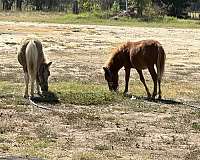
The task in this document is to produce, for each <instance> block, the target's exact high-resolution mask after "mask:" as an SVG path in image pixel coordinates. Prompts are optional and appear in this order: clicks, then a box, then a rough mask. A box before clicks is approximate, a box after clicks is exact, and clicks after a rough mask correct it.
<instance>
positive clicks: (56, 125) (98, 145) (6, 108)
mask: <svg viewBox="0 0 200 160" xmlns="http://www.w3.org/2000/svg"><path fill="white" fill-rule="evenodd" d="M27 37H36V38H38V39H40V40H41V41H42V43H43V46H44V52H45V53H46V55H47V56H48V59H49V60H51V61H52V62H53V64H52V66H51V69H50V70H51V77H50V86H49V87H50V90H51V91H54V92H55V93H56V94H57V95H58V96H59V97H60V103H59V104H53V105H51V104H41V105H44V106H46V107H47V108H49V109H48V110H45V109H41V108H38V107H33V106H31V105H30V104H29V102H28V101H26V100H24V98H23V92H24V79H23V71H22V68H21V66H20V65H19V63H18V62H17V54H16V50H17V47H18V46H19V43H20V41H21V40H22V39H24V38H27ZM199 37H200V30H199V29H174V28H147V27H123V26H121V27H117V26H101V25H75V24H73V25H70V24H47V23H30V22H0V57H1V59H0V159H1V158H2V157H6V156H22V157H26V158H31V157H37V158H42V159H55V160H57V159H63V160H65V159H73V160H83V159H85V160H94V159H102V160H104V159H108V160H130V159H142V160H144V159H162V160H163V159H177V160H178V159H192V160H194V159H199V158H200V149H199V148H200V138H199V137H200V100H199V99H200V54H199V52H200V45H199V44H200V38H199ZM143 39H155V40H158V41H159V42H160V43H161V44H162V45H163V47H164V49H165V52H166V56H167V58H166V67H165V73H164V77H163V81H162V93H163V98H164V99H167V100H174V101H175V102H181V103H167V102H168V101H163V102H157V103H156V102H150V101H146V100H143V99H142V98H141V99H130V98H126V97H123V96H122V91H123V89H124V70H123V69H122V70H121V71H120V77H119V80H120V81H119V84H120V93H119V94H114V93H110V92H109V91H108V87H107V84H106V81H105V80H104V76H103V69H102V66H103V65H104V63H105V62H106V60H107V59H108V57H109V55H110V51H111V50H112V48H113V47H117V46H118V45H119V44H121V43H123V42H125V41H138V40H143ZM144 76H145V79H146V81H147V85H148V86H149V88H150V89H151V91H152V86H153V84H152V80H151V78H150V75H149V73H148V71H145V72H144ZM129 92H130V93H131V94H133V95H135V96H146V93H145V89H144V87H143V85H142V84H141V82H140V81H139V76H138V74H137V73H136V71H135V70H134V69H132V71H131V77H130V84H129ZM172 102H173V101H172Z"/></svg>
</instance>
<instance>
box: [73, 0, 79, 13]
mask: <svg viewBox="0 0 200 160" xmlns="http://www.w3.org/2000/svg"><path fill="white" fill-rule="evenodd" d="M72 12H73V14H78V13H79V8H78V1H77V0H73V3H72Z"/></svg>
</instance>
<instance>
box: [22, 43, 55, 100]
mask: <svg viewBox="0 0 200 160" xmlns="http://www.w3.org/2000/svg"><path fill="white" fill-rule="evenodd" d="M18 61H19V63H20V64H21V65H22V66H23V71H24V74H25V76H24V79H25V83H26V87H25V94H24V97H25V98H28V97H29V95H28V84H29V76H30V77H31V96H32V97H33V96H34V83H35V81H36V85H37V92H38V94H40V87H41V90H42V92H47V91H48V77H49V76H50V71H49V67H50V65H51V64H52V62H49V63H47V62H46V58H45V55H44V53H43V49H42V43H41V42H40V41H39V40H36V39H25V40H24V41H22V44H21V46H20V48H19V51H18ZM39 86H40V87H39Z"/></svg>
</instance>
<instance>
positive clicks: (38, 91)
mask: <svg viewBox="0 0 200 160" xmlns="http://www.w3.org/2000/svg"><path fill="white" fill-rule="evenodd" d="M36 86H37V93H38V94H39V95H40V94H41V92H40V86H39V77H38V75H37V76H36Z"/></svg>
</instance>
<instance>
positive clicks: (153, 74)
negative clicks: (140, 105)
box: [148, 66, 157, 99]
mask: <svg viewBox="0 0 200 160" xmlns="http://www.w3.org/2000/svg"><path fill="white" fill-rule="evenodd" d="M148 69H149V72H150V74H151V77H152V79H153V83H154V90H153V94H152V98H153V99H155V97H156V95H157V74H156V71H155V68H154V66H151V67H149V68H148Z"/></svg>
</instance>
